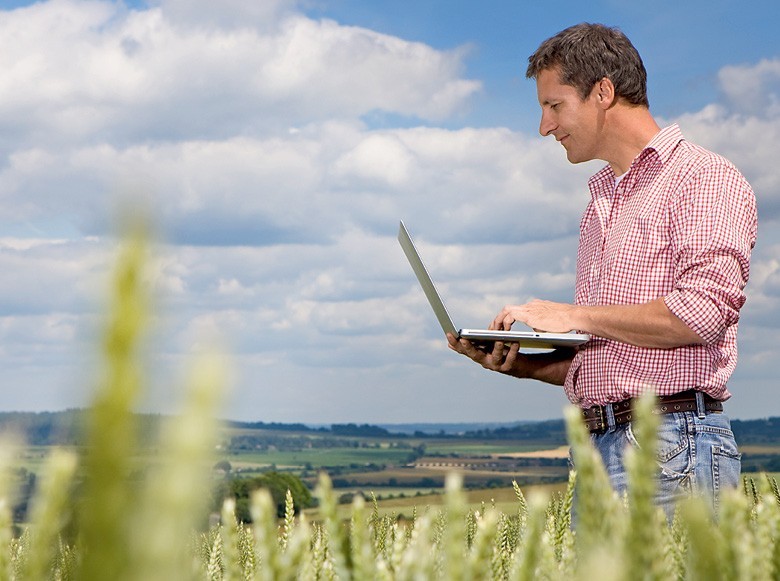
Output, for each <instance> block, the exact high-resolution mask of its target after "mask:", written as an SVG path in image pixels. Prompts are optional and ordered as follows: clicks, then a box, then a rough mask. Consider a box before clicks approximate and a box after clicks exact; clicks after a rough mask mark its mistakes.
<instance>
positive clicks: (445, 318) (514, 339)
mask: <svg viewBox="0 0 780 581" xmlns="http://www.w3.org/2000/svg"><path fill="white" fill-rule="evenodd" d="M398 242H400V243H401V248H403V251H404V254H406V258H407V259H408V260H409V264H410V265H411V266H412V270H413V271H414V274H416V275H417V280H418V281H419V282H420V286H422V289H423V292H424V293H425V296H426V297H427V298H428V302H429V303H430V304H431V307H432V308H433V312H434V313H435V314H436V318H437V319H438V320H439V324H440V325H441V328H442V330H443V331H444V332H445V333H452V334H453V335H454V336H455V337H457V338H463V339H468V340H469V341H472V342H474V343H476V344H477V345H478V346H480V347H482V348H487V349H491V348H492V344H493V343H494V342H496V341H503V342H505V343H519V344H520V346H521V347H532V348H537V349H555V348H556V347H574V346H576V345H582V344H583V343H585V342H586V341H588V339H590V336H589V335H584V334H581V333H542V332H537V331H500V330H490V329H458V328H457V327H456V326H455V324H454V323H453V322H452V318H451V317H450V315H449V313H448V312H447V308H446V307H445V306H444V302H443V301H442V300H441V296H440V295H439V292H438V291H437V290H436V287H435V286H434V284H433V281H432V280H431V277H430V275H429V274H428V270H427V269H426V268H425V265H424V264H423V261H422V259H421V258H420V254H419V253H418V252H417V248H415V246H414V242H412V238H411V236H409V231H408V230H407V229H406V226H405V225H404V223H403V221H401V224H400V226H399V228H398Z"/></svg>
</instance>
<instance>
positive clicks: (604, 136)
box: [447, 24, 757, 511]
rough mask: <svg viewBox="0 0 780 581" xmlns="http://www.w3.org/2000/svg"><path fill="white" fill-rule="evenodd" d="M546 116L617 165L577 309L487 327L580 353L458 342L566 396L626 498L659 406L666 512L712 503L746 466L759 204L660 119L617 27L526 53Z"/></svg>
mask: <svg viewBox="0 0 780 581" xmlns="http://www.w3.org/2000/svg"><path fill="white" fill-rule="evenodd" d="M528 60H529V66H528V70H527V73H526V75H527V77H528V78H534V79H536V87H537V96H538V99H539V104H540V105H541V108H542V117H541V124H540V126H539V132H540V133H541V134H542V135H543V136H548V135H550V136H553V137H555V139H556V140H557V141H558V142H559V143H560V144H561V145H562V146H563V147H564V149H565V150H566V156H567V158H568V160H569V161H570V162H571V163H580V162H584V161H589V160H594V159H599V160H603V161H605V162H606V163H607V165H606V166H605V167H604V168H603V169H602V170H601V171H599V172H598V173H596V174H595V175H594V176H593V177H592V178H591V179H590V180H589V182H588V186H589V189H590V194H591V200H590V203H589V204H588V206H587V208H586V210H585V213H584V215H583V218H582V221H581V224H580V242H579V250H578V256H577V277H576V287H575V301H574V304H561V303H553V302H548V301H541V300H534V301H531V302H529V303H527V304H523V305H508V306H505V307H504V308H503V309H502V310H501V312H500V313H499V314H498V315H497V316H496V318H495V319H494V320H493V322H492V323H491V325H490V327H491V328H493V329H509V328H510V327H511V326H512V325H513V323H515V322H517V321H519V322H521V323H525V324H526V325H528V326H530V327H532V328H534V329H537V330H544V331H549V332H568V331H571V330H577V331H579V332H582V333H589V334H591V336H592V339H591V341H590V342H588V343H587V344H585V345H584V346H583V347H580V348H579V349H578V350H576V351H572V350H556V351H553V352H551V353H544V354H523V353H520V352H519V350H518V345H517V344H512V345H510V346H509V347H508V349H506V350H505V346H504V345H503V344H500V343H498V344H496V345H495V346H494V349H493V350H492V352H483V351H481V350H480V349H478V348H477V347H476V346H475V345H473V344H471V343H470V342H469V341H466V340H463V339H461V340H456V339H455V337H453V336H451V335H450V336H448V338H447V339H448V342H449V345H450V348H452V349H453V350H455V351H457V352H459V353H462V354H463V355H466V356H468V357H469V358H471V359H473V360H474V361H476V362H477V363H479V364H481V365H482V366H483V367H485V368H487V369H490V370H493V371H497V372H501V373H505V374H509V375H513V376H516V377H519V378H532V379H538V380H541V381H545V382H548V383H552V384H555V385H562V386H563V388H564V390H565V393H566V395H567V396H568V398H569V399H570V400H571V401H572V402H573V403H574V404H576V405H578V406H580V407H581V408H582V409H583V419H584V421H585V422H586V425H587V426H588V427H589V429H590V431H591V432H592V435H593V441H594V444H595V445H596V447H597V449H598V450H599V451H600V453H601V455H602V458H603V459H604V463H605V466H606V468H607V471H608V473H609V475H610V479H611V482H612V484H613V486H614V488H615V489H616V490H617V491H618V492H619V493H622V492H624V491H625V488H626V475H625V469H624V466H623V453H624V451H625V449H626V448H627V447H628V446H632V445H633V446H637V445H639V444H641V443H637V442H636V439H635V437H634V435H633V432H632V430H631V423H630V415H631V406H632V398H636V397H637V396H639V395H640V394H643V393H645V392H647V391H652V392H654V393H655V394H656V395H658V396H659V403H658V407H657V411H658V413H659V414H660V417H659V419H660V421H661V426H660V430H659V452H658V456H659V458H658V460H659V464H660V471H659V482H658V485H659V486H658V487H659V493H658V503H659V504H660V505H661V506H663V507H664V508H665V509H666V510H667V511H669V510H671V507H672V506H673V504H674V502H675V501H676V499H677V498H679V497H680V496H682V495H687V494H690V493H691V492H692V491H698V492H700V493H703V494H707V495H710V496H711V497H712V498H713V499H714V500H715V501H716V500H717V496H718V492H719V490H720V489H722V488H724V487H733V486H736V485H737V484H738V483H739V478H740V476H739V473H740V456H739V453H738V451H737V446H736V443H735V442H734V437H733V434H732V432H731V427H730V422H729V419H728V417H727V416H726V415H725V414H724V413H722V410H723V404H722V402H723V401H725V400H727V399H728V398H729V397H731V394H730V393H729V391H728V389H727V386H726V383H727V380H728V378H729V376H730V375H731V373H732V371H733V370H734V366H735V365H736V360H737V348H736V335H737V321H738V320H739V310H740V308H741V307H742V305H743V304H744V302H745V295H744V292H743V291H744V288H745V285H746V283H747V279H748V272H749V261H750V254H751V251H752V249H753V246H754V244H755V239H756V226H757V216H756V205H755V197H754V195H753V192H752V190H751V188H750V186H749V184H748V183H747V181H746V180H745V179H744V177H742V175H741V174H740V173H739V172H738V171H737V170H736V169H735V168H734V166H733V165H731V164H730V163H729V162H728V161H727V160H725V159H723V158H722V157H720V156H718V155H715V154H713V153H711V152H708V151H706V150H704V149H702V148H700V147H697V146H695V145H693V144H691V143H689V142H688V141H686V140H685V139H684V138H683V136H682V134H681V132H680V130H679V128H678V127H677V126H676V125H673V126H670V127H667V128H665V129H663V130H662V129H661V128H660V127H659V126H658V125H657V124H656V122H655V120H654V119H653V117H652V115H651V114H650V110H649V105H648V100H647V89H646V86H647V81H646V79H647V75H646V71H645V68H644V65H643V63H642V60H641V58H640V56H639V54H638V53H637V51H636V49H635V48H634V46H633V45H632V44H631V42H630V41H629V40H628V38H626V37H625V35H623V33H622V32H620V31H619V30H617V29H612V28H607V27H605V26H602V25H592V24H580V25H576V26H573V27H571V28H568V29H566V30H564V31H562V32H560V33H559V34H557V35H555V36H554V37H552V38H550V39H548V40H546V41H545V42H544V43H542V44H541V45H540V47H539V48H538V49H537V51H536V52H535V53H534V54H533V55H531V56H530V57H529V59H528Z"/></svg>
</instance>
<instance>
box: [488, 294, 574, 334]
mask: <svg viewBox="0 0 780 581" xmlns="http://www.w3.org/2000/svg"><path fill="white" fill-rule="evenodd" d="M574 309H575V307H574V305H567V304H563V303H553V302H550V301H540V300H533V301H531V302H530V303H526V304H524V305H507V306H505V307H504V308H503V309H501V312H500V313H498V315H497V316H496V318H495V319H493V322H492V323H490V327H489V328H490V329H498V330H501V331H508V330H509V329H511V328H512V324H513V323H514V322H515V321H520V322H521V323H525V324H526V325H528V326H529V327H531V328H532V329H533V330H535V331H546V332H548V333H568V332H569V331H571V330H573V329H574V325H573V324H572V320H571V319H572V315H573V314H574Z"/></svg>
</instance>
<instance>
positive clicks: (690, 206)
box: [564, 125, 758, 407]
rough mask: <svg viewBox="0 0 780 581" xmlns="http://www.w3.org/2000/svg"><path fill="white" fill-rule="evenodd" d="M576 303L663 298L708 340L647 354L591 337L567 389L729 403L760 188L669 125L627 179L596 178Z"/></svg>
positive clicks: (591, 399)
mask: <svg viewBox="0 0 780 581" xmlns="http://www.w3.org/2000/svg"><path fill="white" fill-rule="evenodd" d="M588 186H589V188H590V192H591V196H592V199H591V202H590V203H589V204H588V207H587V209H586V210H585V214H584V215H583V217H582V222H581V223H580V243H579V251H578V254H577V283H576V290H575V302H576V303H577V304H580V305H617V304H639V303H645V302H649V301H652V300H654V299H657V298H659V297H664V301H665V303H666V306H667V307H668V308H669V310H670V311H671V312H672V313H674V314H675V315H676V316H677V317H679V318H680V319H681V320H682V321H683V322H684V323H685V324H687V325H688V326H689V327H690V328H691V329H692V330H693V331H695V332H696V333H697V334H698V335H699V336H700V337H701V338H702V339H704V340H705V341H706V344H704V345H689V346H684V347H678V348H675V349H648V348H643V347H634V346H632V345H629V344H626V343H620V342H618V341H612V340H609V339H604V338H600V337H595V336H594V337H593V338H592V339H591V341H590V342H588V343H587V344H586V345H585V346H583V347H582V348H581V349H580V350H579V351H578V352H577V354H576V355H575V356H574V360H573V361H572V365H571V368H570V369H569V372H568V375H567V377H566V383H565V386H564V389H565V391H566V394H567V396H568V397H569V399H570V400H571V401H572V402H574V403H575V404H577V405H580V406H582V407H589V406H592V405H604V404H606V403H610V402H616V401H621V400H624V399H627V398H629V397H635V396H638V395H640V394H641V393H643V392H645V391H648V390H653V391H654V392H655V393H656V394H658V395H671V394H674V393H677V392H680V391H685V390H687V389H691V388H696V389H700V390H702V391H704V392H705V393H708V394H709V395H711V396H712V397H714V398H715V399H719V400H725V399H728V398H729V397H731V394H730V393H729V392H728V390H727V388H726V381H727V380H728V378H729V376H730V375H731V373H732V371H733V370H734V367H735V365H736V363H737V343H736V338H737V321H738V320H739V310H740V308H741V307H742V305H743V304H744V303H745V294H744V288H745V285H746V283H747V280H748V274H749V269H750V253H751V251H752V249H753V246H754V245H755V241H756V228H757V221H758V219H757V215H756V200H755V196H754V194H753V190H752V189H751V187H750V185H749V184H748V183H747V181H746V180H745V178H744V177H743V176H742V175H741V174H740V173H739V171H738V170H737V169H736V168H735V167H734V166H733V165H732V164H731V163H730V162H729V161H727V160H726V159H724V158H723V157H721V156H719V155H716V154H714V153H711V152H709V151H707V150H705V149H703V148H701V147H698V146H696V145H693V144H691V143H690V142H688V141H686V140H685V139H684V138H683V136H682V133H681V132H680V129H679V128H678V127H677V126H676V125H672V126H670V127H667V128H665V129H663V130H662V131H661V132H660V133H658V134H657V135H656V136H655V138H653V140H652V141H651V142H650V143H649V144H648V146H647V147H646V148H645V149H644V150H643V151H642V152H641V153H640V154H639V155H638V156H637V157H636V159H635V160H634V161H633V163H632V164H631V167H630V168H629V170H628V172H626V174H624V176H623V177H622V179H621V180H620V181H619V182H618V183H617V186H616V179H615V174H614V172H613V171H612V169H611V167H610V166H606V167H605V168H604V169H602V170H601V171H600V172H598V173H597V174H596V175H594V176H593V177H592V178H591V179H590V181H589V182H588Z"/></svg>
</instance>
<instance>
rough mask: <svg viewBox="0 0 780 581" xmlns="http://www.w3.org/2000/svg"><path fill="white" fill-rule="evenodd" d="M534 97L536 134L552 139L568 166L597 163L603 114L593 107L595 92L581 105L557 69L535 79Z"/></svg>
mask: <svg viewBox="0 0 780 581" xmlns="http://www.w3.org/2000/svg"><path fill="white" fill-rule="evenodd" d="M536 94H537V97H538V98H539V105H541V107H542V120H541V123H540V124H539V133H541V134H542V135H544V136H547V135H552V136H554V137H555V139H556V140H557V141H559V142H560V144H561V145H563V147H564V148H566V158H567V159H568V160H569V161H570V162H571V163H581V162H583V161H590V160H592V159H599V141H600V140H599V132H600V131H599V130H600V127H601V122H600V120H601V119H602V115H601V113H602V110H601V108H600V107H598V106H597V104H596V101H597V95H596V94H597V89H596V88H595V87H594V90H593V91H591V94H590V95H589V96H588V98H587V99H585V100H584V101H583V100H582V99H580V96H579V93H578V92H577V90H576V89H575V88H574V87H572V86H571V85H564V84H562V83H561V81H560V75H559V74H558V69H547V70H543V71H542V72H540V73H539V75H537V77H536Z"/></svg>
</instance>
